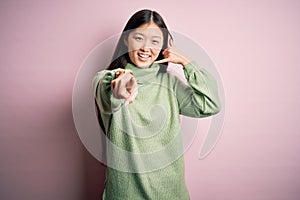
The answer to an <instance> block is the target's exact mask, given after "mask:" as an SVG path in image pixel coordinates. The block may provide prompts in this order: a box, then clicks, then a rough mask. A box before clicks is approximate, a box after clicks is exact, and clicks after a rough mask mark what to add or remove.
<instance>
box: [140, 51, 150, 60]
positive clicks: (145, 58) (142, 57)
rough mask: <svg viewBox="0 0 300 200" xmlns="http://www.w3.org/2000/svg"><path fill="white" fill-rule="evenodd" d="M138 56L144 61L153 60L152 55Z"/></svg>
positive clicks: (142, 54)
mask: <svg viewBox="0 0 300 200" xmlns="http://www.w3.org/2000/svg"><path fill="white" fill-rule="evenodd" d="M137 55H138V57H139V59H140V60H142V61H147V60H148V59H149V58H151V55H149V54H144V53H138V54H137Z"/></svg>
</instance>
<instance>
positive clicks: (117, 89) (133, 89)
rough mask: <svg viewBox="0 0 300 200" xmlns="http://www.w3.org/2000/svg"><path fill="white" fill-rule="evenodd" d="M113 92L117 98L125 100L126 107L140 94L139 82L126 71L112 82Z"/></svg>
mask: <svg viewBox="0 0 300 200" xmlns="http://www.w3.org/2000/svg"><path fill="white" fill-rule="evenodd" d="M111 91H112V94H113V96H114V97H115V98H117V99H125V101H124V104H125V105H127V104H131V103H132V102H133V101H134V100H135V98H136V96H137V94H138V85H137V80H136V79H135V77H134V76H133V74H132V73H131V72H130V71H127V70H125V71H124V72H123V73H122V74H121V75H119V76H118V77H117V78H115V79H114V80H112V81H111Z"/></svg>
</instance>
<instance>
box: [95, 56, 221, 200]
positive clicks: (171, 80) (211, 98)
mask: <svg viewBox="0 0 300 200" xmlns="http://www.w3.org/2000/svg"><path fill="white" fill-rule="evenodd" d="M125 69H129V70H132V71H133V74H134V76H135V78H136V79H137V80H138V86H139V87H138V96H137V97H136V99H135V101H134V102H133V103H132V104H129V105H127V106H125V105H123V102H124V100H123V99H116V98H114V97H113V96H112V92H111V91H110V83H111V81H112V80H113V79H114V75H115V72H116V71H117V70H118V69H117V70H103V71H100V72H98V73H97V74H96V76H95V77H94V79H93V87H94V94H95V97H96V100H97V104H98V106H99V108H100V112H101V116H102V119H103V123H104V126H105V132H106V136H107V138H108V139H109V141H110V142H111V143H110V142H108V146H110V145H115V147H117V148H108V150H107V162H108V166H109V167H108V168H107V170H106V184H105V190H104V194H103V199H104V200H118V199H120V200H121V199H122V200H143V199H145V200H146V199H147V200H148V199H154V200H156V199H159V200H177V199H178V200H187V199H189V193H188V190H187V187H186V184H185V178H184V160H183V156H182V154H183V147H182V139H181V137H182V136H181V131H180V114H183V115H186V116H191V117H205V116H210V115H212V114H215V113H217V112H218V111H219V110H220V106H219V105H220V104H219V98H218V91H217V84H216V81H215V80H214V79H213V78H212V76H211V75H210V74H209V73H208V72H207V71H206V70H205V69H203V68H198V67H197V66H196V63H194V62H191V63H189V64H188V65H186V66H185V67H184V68H183V70H184V74H185V77H186V79H187V81H188V85H186V84H184V83H183V82H182V81H180V79H179V78H177V77H176V76H174V75H171V74H170V73H161V72H160V71H159V65H158V64H152V65H151V66H150V67H149V68H138V67H136V66H134V65H132V64H127V66H126V67H125ZM120 150H125V151H120ZM124 152H128V153H129V154H130V153H132V154H130V155H131V156H129V157H128V156H124V155H126V154H123V153H124Z"/></svg>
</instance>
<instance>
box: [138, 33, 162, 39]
mask: <svg viewBox="0 0 300 200" xmlns="http://www.w3.org/2000/svg"><path fill="white" fill-rule="evenodd" d="M134 34H138V35H142V36H144V34H143V33H140V32H135V33H134ZM152 38H159V39H161V37H160V36H158V35H154V36H152Z"/></svg>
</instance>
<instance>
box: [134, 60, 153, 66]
mask: <svg viewBox="0 0 300 200" xmlns="http://www.w3.org/2000/svg"><path fill="white" fill-rule="evenodd" d="M152 63H153V62H152V61H147V62H139V61H138V62H137V63H135V64H136V66H137V67H140V68H148V67H149V66H150V65H151V64H152Z"/></svg>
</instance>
